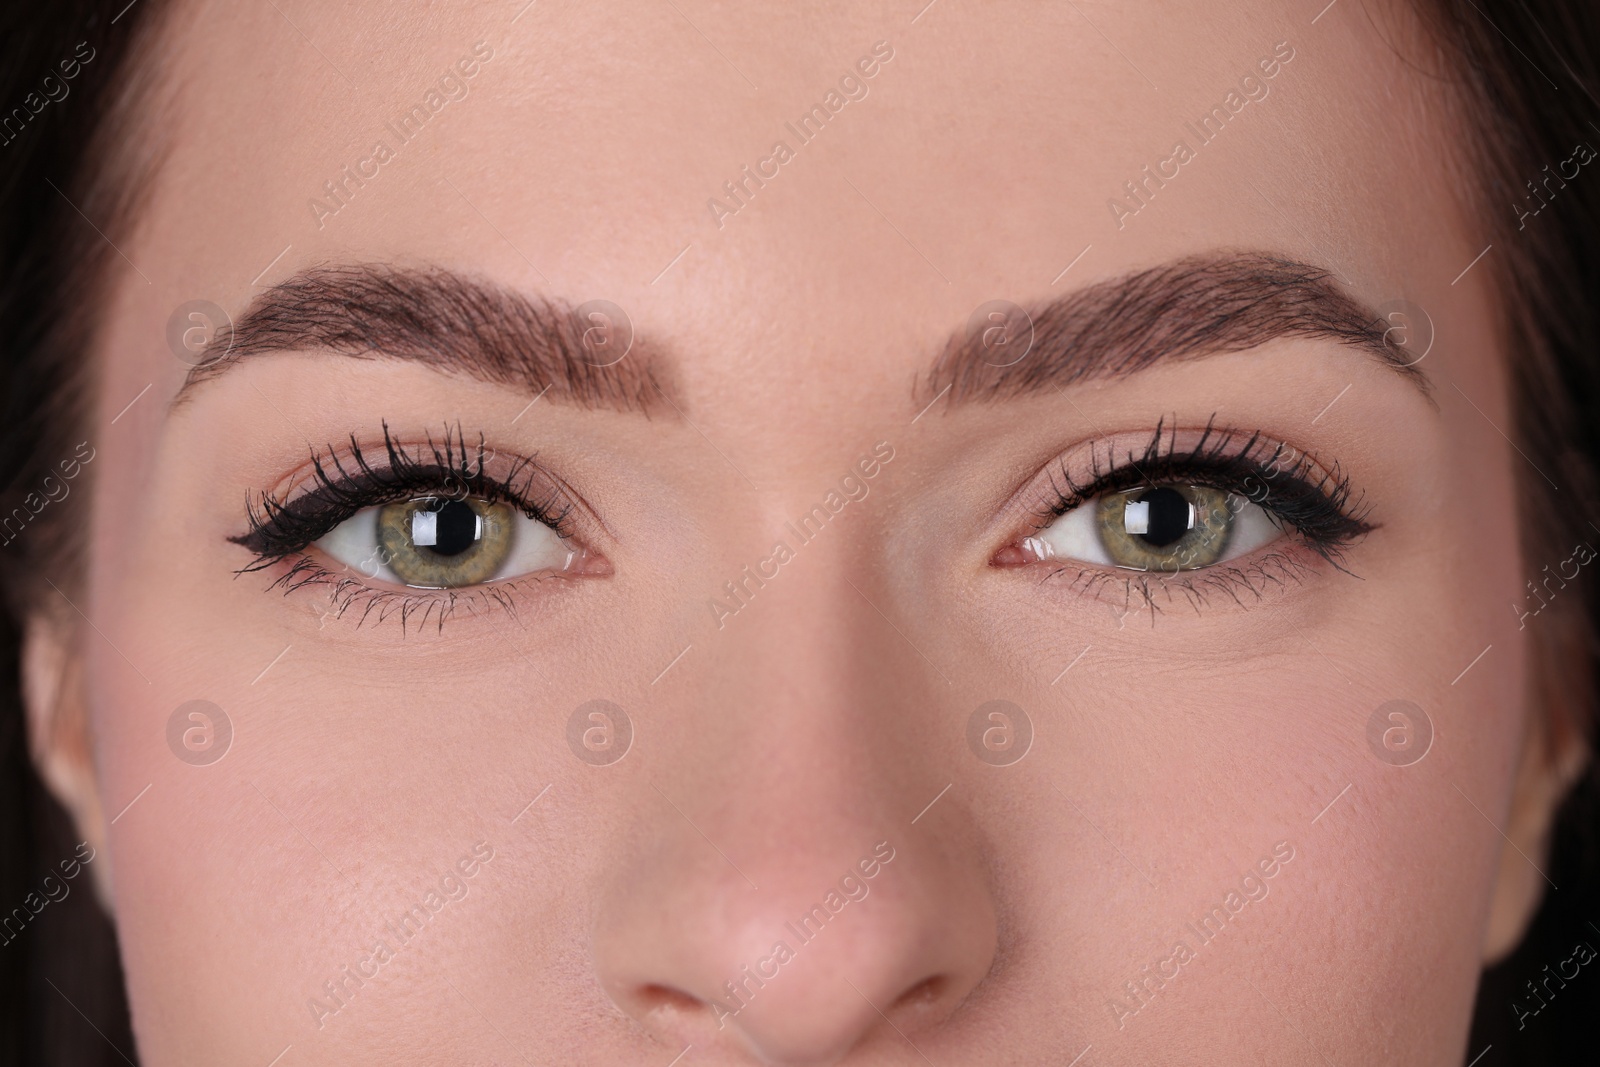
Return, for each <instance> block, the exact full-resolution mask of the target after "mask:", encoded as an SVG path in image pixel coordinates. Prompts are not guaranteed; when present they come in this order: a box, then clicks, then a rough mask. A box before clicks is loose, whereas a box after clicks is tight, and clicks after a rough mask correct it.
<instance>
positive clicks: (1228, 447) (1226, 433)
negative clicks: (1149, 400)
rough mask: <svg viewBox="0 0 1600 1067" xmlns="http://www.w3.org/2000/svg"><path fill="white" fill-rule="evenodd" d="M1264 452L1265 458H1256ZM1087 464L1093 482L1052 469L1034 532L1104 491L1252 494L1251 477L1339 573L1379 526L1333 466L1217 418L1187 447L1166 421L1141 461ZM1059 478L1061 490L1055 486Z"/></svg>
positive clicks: (1272, 507)
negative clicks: (1167, 487)
mask: <svg viewBox="0 0 1600 1067" xmlns="http://www.w3.org/2000/svg"><path fill="white" fill-rule="evenodd" d="M1263 450H1265V454H1261V455H1258V454H1257V453H1261V452H1263ZM1288 452H1293V453H1294V454H1295V455H1294V458H1293V459H1292V461H1290V462H1289V464H1288V466H1282V465H1280V461H1281V460H1282V459H1283V458H1284V457H1285V454H1286V453H1288ZM1091 461H1092V464H1093V468H1092V472H1091V477H1090V478H1089V479H1088V481H1086V482H1083V483H1079V482H1078V481H1077V480H1075V479H1074V478H1073V477H1072V474H1071V472H1070V471H1069V470H1068V469H1067V466H1066V462H1065V460H1063V461H1062V463H1061V466H1060V468H1059V471H1058V472H1052V474H1051V478H1050V488H1051V491H1052V495H1053V499H1051V500H1047V501H1046V503H1045V506H1044V507H1043V508H1041V509H1040V513H1039V516H1038V519H1037V520H1036V522H1035V527H1036V528H1038V529H1043V528H1044V527H1045V526H1048V525H1049V524H1050V522H1052V521H1054V520H1055V519H1056V518H1059V517H1060V516H1061V515H1064V514H1066V513H1067V512H1069V511H1071V510H1073V509H1074V508H1077V507H1080V506H1081V505H1083V504H1085V503H1087V502H1088V501H1090V500H1092V499H1093V498H1094V497H1097V496H1099V495H1101V494H1103V493H1108V492H1117V491H1119V490H1127V489H1136V488H1138V487H1140V486H1143V485H1159V484H1162V483H1163V482H1174V481H1183V482H1191V483H1195V484H1200V485H1208V486H1210V487H1212V488H1215V489H1222V490H1226V491H1229V492H1239V493H1244V494H1245V495H1247V496H1249V495H1250V493H1249V489H1250V485H1249V480H1250V479H1252V478H1254V479H1258V480H1259V481H1260V482H1262V483H1264V484H1265V486H1268V487H1270V491H1269V492H1267V493H1266V495H1265V498H1264V499H1263V500H1259V501H1253V502H1255V503H1257V504H1259V505H1260V506H1262V507H1265V508H1266V509H1267V510H1269V511H1271V512H1273V513H1274V514H1275V515H1277V516H1278V517H1279V518H1280V519H1282V520H1283V521H1284V522H1286V523H1288V524H1289V525H1291V526H1293V527H1294V528H1295V530H1296V531H1297V532H1298V533H1299V534H1300V535H1301V536H1302V537H1303V538H1304V539H1305V541H1306V543H1307V544H1308V545H1309V546H1310V547H1311V548H1312V549H1313V550H1314V551H1316V552H1317V554H1318V555H1320V556H1322V557H1323V558H1324V559H1326V560H1328V561H1329V562H1330V563H1332V564H1333V565H1334V566H1336V567H1340V569H1341V570H1342V569H1344V568H1343V567H1342V565H1341V558H1342V555H1343V551H1344V549H1346V548H1348V547H1349V546H1350V545H1352V544H1354V543H1355V542H1356V541H1358V540H1360V539H1361V538H1362V537H1364V536H1366V535H1367V534H1368V533H1371V532H1372V531H1373V530H1375V529H1377V528H1378V524H1377V523H1373V522H1370V521H1368V515H1369V513H1370V508H1369V507H1367V505H1366V503H1365V501H1364V500H1363V498H1362V497H1360V496H1359V495H1352V486H1351V482H1350V478H1349V476H1348V475H1346V474H1345V473H1344V472H1343V471H1341V470H1340V468H1339V465H1338V464H1337V463H1335V464H1334V465H1333V466H1332V467H1330V468H1324V467H1322V466H1321V465H1319V464H1318V463H1317V462H1316V461H1315V460H1313V459H1312V457H1310V456H1309V455H1307V454H1306V453H1304V452H1300V451H1299V450H1297V449H1290V448H1289V446H1287V445H1284V444H1280V443H1276V442H1272V441H1271V440H1270V439H1268V438H1267V437H1266V435H1265V434H1263V433H1262V432H1260V431H1255V432H1253V433H1250V434H1248V435H1245V434H1241V433H1239V432H1237V431H1233V430H1227V429H1220V430H1219V429H1218V428H1217V426H1216V416H1215V415H1213V416H1212V417H1211V418H1210V419H1209V420H1207V422H1206V427H1205V430H1204V431H1203V432H1202V433H1201V435H1200V437H1199V439H1198V440H1197V441H1196V442H1195V443H1194V445H1193V446H1192V447H1190V448H1186V449H1182V450H1180V449H1179V448H1178V447H1177V427H1176V426H1173V427H1171V428H1170V429H1169V428H1168V426H1167V423H1166V420H1165V419H1164V418H1163V419H1162V420H1160V421H1159V422H1157V424H1156V429H1155V432H1154V433H1153V434H1152V435H1151V438H1150V441H1149V443H1148V444H1147V445H1146V446H1145V449H1144V453H1143V455H1142V456H1140V457H1139V458H1137V459H1135V458H1134V455H1133V452H1132V451H1131V450H1130V451H1129V452H1128V455H1127V458H1126V459H1125V460H1124V461H1123V462H1121V463H1116V462H1115V460H1114V458H1113V457H1112V456H1111V455H1110V452H1109V450H1108V452H1107V454H1106V455H1105V456H1104V457H1102V455H1101V454H1100V452H1098V451H1095V452H1093V453H1092V455H1091ZM1057 473H1059V475H1060V478H1061V481H1062V483H1064V485H1063V484H1058V483H1057V481H1056V474H1057ZM1252 499H1253V498H1252Z"/></svg>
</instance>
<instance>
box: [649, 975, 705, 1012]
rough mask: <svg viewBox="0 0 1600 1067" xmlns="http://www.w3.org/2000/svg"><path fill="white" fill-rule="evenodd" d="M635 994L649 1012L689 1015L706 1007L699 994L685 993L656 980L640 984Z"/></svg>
mask: <svg viewBox="0 0 1600 1067" xmlns="http://www.w3.org/2000/svg"><path fill="white" fill-rule="evenodd" d="M635 996H636V998H637V1000H638V1003H639V1007H641V1008H642V1009H644V1011H645V1012H646V1013H647V1014H655V1013H657V1012H670V1013H678V1014H684V1015H688V1014H692V1013H694V1012H697V1011H700V1010H701V1009H702V1008H704V1007H705V1004H704V1002H703V1001H701V999H700V998H699V997H697V996H693V995H691V994H689V993H685V992H684V991H683V990H681V989H675V988H673V987H672V986H669V985H659V984H657V983H654V982H652V983H650V984H649V985H644V986H640V987H639V991H638V992H637V993H636V994H635Z"/></svg>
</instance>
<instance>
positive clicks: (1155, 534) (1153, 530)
mask: <svg viewBox="0 0 1600 1067" xmlns="http://www.w3.org/2000/svg"><path fill="white" fill-rule="evenodd" d="M1138 500H1139V502H1140V503H1144V504H1149V505H1150V529H1149V530H1148V531H1146V532H1145V533H1143V534H1140V535H1139V536H1140V537H1143V538H1144V539H1145V540H1146V541H1148V542H1149V543H1150V544H1152V545H1155V546H1156V547H1157V548H1165V547H1166V546H1167V545H1170V544H1172V543H1173V542H1174V541H1176V540H1178V539H1179V538H1180V537H1182V536H1183V535H1184V534H1186V533H1188V532H1189V501H1188V500H1187V499H1185V498H1184V495H1183V494H1182V493H1180V492H1178V491H1177V490H1176V489H1167V488H1162V489H1152V490H1150V491H1149V492H1148V493H1145V494H1143V495H1142V496H1140V497H1139V498H1138Z"/></svg>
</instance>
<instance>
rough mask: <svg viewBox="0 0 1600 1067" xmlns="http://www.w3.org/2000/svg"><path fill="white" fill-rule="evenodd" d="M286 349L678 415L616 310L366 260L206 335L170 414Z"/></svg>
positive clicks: (660, 367) (665, 383) (666, 378)
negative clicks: (235, 371)
mask: <svg viewBox="0 0 1600 1067" xmlns="http://www.w3.org/2000/svg"><path fill="white" fill-rule="evenodd" d="M596 331H599V332H598V333H597V332H596ZM607 346H609V347H607ZM285 352H328V353H333V354H335V355H339V356H345V357H351V358H356V359H394V360H403V361H407V362H415V363H422V364H425V365H428V366H432V367H436V368H438V369H441V370H445V371H458V372H461V373H465V374H468V375H471V376H472V377H474V378H477V379H479V380H481V381H486V382H490V383H493V384H497V385H509V386H513V387H516V388H517V389H519V390H523V391H527V392H529V393H532V394H537V395H540V396H543V395H544V394H545V393H546V392H548V393H549V394H550V399H552V400H555V401H565V402H567V403H571V404H574V405H577V406H579V407H585V408H605V409H610V410H613V411H622V412H639V413H643V414H647V415H648V414H653V413H655V412H657V411H663V410H665V411H668V412H678V413H680V414H681V405H682V401H681V399H675V398H674V393H675V390H674V386H673V382H672V379H671V375H670V373H669V372H670V369H671V367H670V364H669V363H667V362H666V361H665V359H664V358H663V357H662V355H661V353H660V352H658V351H656V350H655V349H654V348H653V347H652V346H651V345H650V344H649V343H648V342H647V341H645V340H644V339H643V338H636V337H634V335H633V326H632V323H631V322H629V321H628V320H627V316H626V314H625V313H624V312H622V309H620V308H618V307H617V306H616V305H615V304H611V303H609V302H606V301H593V302H591V303H588V304H581V305H578V306H576V307H574V306H571V305H569V304H566V303H563V302H560V301H557V300H555V299H551V298H546V297H542V296H530V295H527V294H524V293H521V292H518V291H515V290H512V289H508V288H506V287H504V286H500V285H497V284H495V283H492V282H488V281H484V280H480V279H476V278H472V277H470V276H468V275H465V274H462V273H459V272H456V271H452V270H447V269H444V268H442V267H423V268H398V267H393V266H389V265H386V264H373V263H352V264H344V265H339V266H327V267H315V268H311V269H309V270H304V271H301V272H299V273H298V274H295V275H293V276H292V277H290V278H288V279H287V280H285V281H282V282H279V283H278V284H276V285H274V286H272V288H270V289H268V290H267V291H266V292H265V293H263V294H262V295H260V296H259V297H257V298H256V299H255V300H253V301H252V302H251V303H250V305H249V307H247V308H246V309H245V311H244V312H243V313H242V314H241V315H239V317H238V319H237V321H235V322H234V323H233V324H232V325H231V326H230V327H226V328H224V329H220V330H218V331H216V333H215V335H214V336H213V337H212V340H211V342H210V343H209V344H208V345H207V346H206V349H205V350H204V352H203V353H202V358H201V361H200V363H199V364H198V365H197V366H196V367H195V368H194V369H193V370H191V371H190V372H189V375H188V377H187V378H186V379H185V380H184V383H183V385H182V387H181V388H179V390H178V393H177V395H176V396H175V397H174V398H173V400H172V405H171V406H172V407H174V408H176V407H177V406H178V405H179V404H180V403H183V402H184V401H185V400H186V399H187V398H188V397H189V396H191V395H192V394H193V392H194V391H195V390H196V389H198V388H199V387H200V386H201V385H203V384H204V383H205V382H208V381H212V380H214V379H216V378H218V377H221V376H222V375H223V374H226V373H227V372H228V371H229V370H230V369H232V368H233V367H236V366H238V365H239V364H240V363H242V362H244V361H246V360H248V359H251V358H255V357H260V356H264V355H269V354H272V353H285Z"/></svg>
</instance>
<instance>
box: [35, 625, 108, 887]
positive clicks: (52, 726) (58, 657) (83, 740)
mask: <svg viewBox="0 0 1600 1067" xmlns="http://www.w3.org/2000/svg"><path fill="white" fill-rule="evenodd" d="M79 637H80V630H79V627H77V626H76V625H74V624H72V623H70V622H68V621H66V620H64V619H60V618H49V617H47V616H45V615H42V614H39V615H33V616H31V617H30V618H29V619H28V621H27V622H26V624H24V626H23V633H22V656H21V664H20V668H21V675H22V678H21V681H22V704H23V710H24V714H25V718H26V720H27V727H28V751H29V754H30V755H31V756H32V758H33V765H34V767H35V769H37V771H38V773H39V777H40V778H41V779H42V780H43V781H44V784H45V786H46V787H47V788H48V789H49V790H50V792H51V794H52V795H53V796H54V797H55V798H56V800H57V802H59V803H60V804H61V806H62V807H63V808H65V809H66V811H67V814H68V815H69V816H70V817H71V819H72V822H73V825H74V826H75V827H76V828H77V831H78V834H79V836H80V840H83V841H87V842H88V843H89V845H90V847H92V848H93V849H94V853H93V854H94V856H95V857H96V859H97V860H99V862H97V863H94V864H92V865H90V870H91V872H92V873H93V878H94V887H95V895H96V896H97V897H98V898H99V900H100V904H101V906H102V907H104V908H105V910H106V913H107V914H110V913H111V881H110V874H111V857H110V853H109V852H107V851H106V848H105V843H106V822H105V815H104V812H103V810H102V809H101V806H100V788H99V784H98V782H97V781H96V777H95V772H94V749H93V746H92V745H91V743H90V733H89V709H88V704H87V701H86V700H85V693H86V691H87V690H86V687H85V685H84V677H83V668H84V658H83V655H82V654H81V651H80V648H79Z"/></svg>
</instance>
